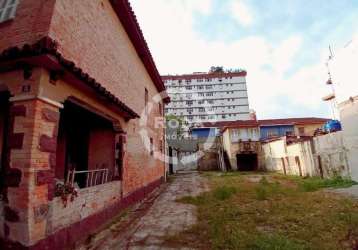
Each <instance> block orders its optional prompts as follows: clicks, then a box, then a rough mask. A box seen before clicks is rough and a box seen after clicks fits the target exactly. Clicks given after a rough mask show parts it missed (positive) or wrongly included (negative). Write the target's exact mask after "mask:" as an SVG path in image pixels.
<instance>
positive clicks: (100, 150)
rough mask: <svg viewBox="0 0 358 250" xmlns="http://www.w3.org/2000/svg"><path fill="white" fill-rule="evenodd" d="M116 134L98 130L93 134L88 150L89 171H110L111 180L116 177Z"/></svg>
mask: <svg viewBox="0 0 358 250" xmlns="http://www.w3.org/2000/svg"><path fill="white" fill-rule="evenodd" d="M114 158H115V133H114V132H113V131H110V130H101V129H97V130H94V131H92V132H91V134H90V139H89V150H88V169H104V168H108V169H109V171H110V172H109V178H113V177H114V168H115V162H114Z"/></svg>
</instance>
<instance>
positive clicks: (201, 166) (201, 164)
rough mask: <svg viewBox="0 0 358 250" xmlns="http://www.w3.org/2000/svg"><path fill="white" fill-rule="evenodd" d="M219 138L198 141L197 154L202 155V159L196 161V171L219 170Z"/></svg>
mask: <svg viewBox="0 0 358 250" xmlns="http://www.w3.org/2000/svg"><path fill="white" fill-rule="evenodd" d="M219 139H220V138H219V137H217V138H214V139H213V140H212V141H208V142H207V141H204V140H202V141H199V142H198V148H199V152H202V153H203V157H201V158H200V159H199V160H198V170H200V171H208V170H218V169H219V163H218V159H219V154H218V150H219V145H218V143H219Z"/></svg>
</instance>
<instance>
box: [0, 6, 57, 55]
mask: <svg viewBox="0 0 358 250" xmlns="http://www.w3.org/2000/svg"><path fill="white" fill-rule="evenodd" d="M54 4H55V0H36V1H30V0H24V1H19V5H18V7H17V11H16V17H15V18H14V19H13V20H11V21H7V22H5V23H1V24H0V30H1V36H0V51H2V50H4V49H6V48H9V47H12V46H22V45H24V44H25V43H30V44H33V43H35V42H37V41H38V40H39V39H41V38H42V37H44V36H46V35H47V34H48V31H49V27H50V22H51V16H52V13H53V9H54Z"/></svg>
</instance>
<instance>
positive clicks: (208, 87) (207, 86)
mask: <svg viewBox="0 0 358 250" xmlns="http://www.w3.org/2000/svg"><path fill="white" fill-rule="evenodd" d="M205 88H206V89H212V88H213V86H211V85H206V86H205Z"/></svg>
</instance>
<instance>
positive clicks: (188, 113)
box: [162, 71, 250, 126]
mask: <svg viewBox="0 0 358 250" xmlns="http://www.w3.org/2000/svg"><path fill="white" fill-rule="evenodd" d="M245 77H246V72H245V71H241V72H237V73H193V74H188V75H169V76H162V78H163V81H164V84H165V86H166V88H167V92H168V94H169V96H170V98H171V102H170V103H169V104H168V105H167V106H166V107H165V112H166V114H173V115H175V116H178V117H183V118H184V119H185V120H186V121H187V122H188V124H189V126H192V125H195V124H198V123H202V122H216V121H236V120H249V119H250V111H249V100H248V95H247V88H246V79H245Z"/></svg>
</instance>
